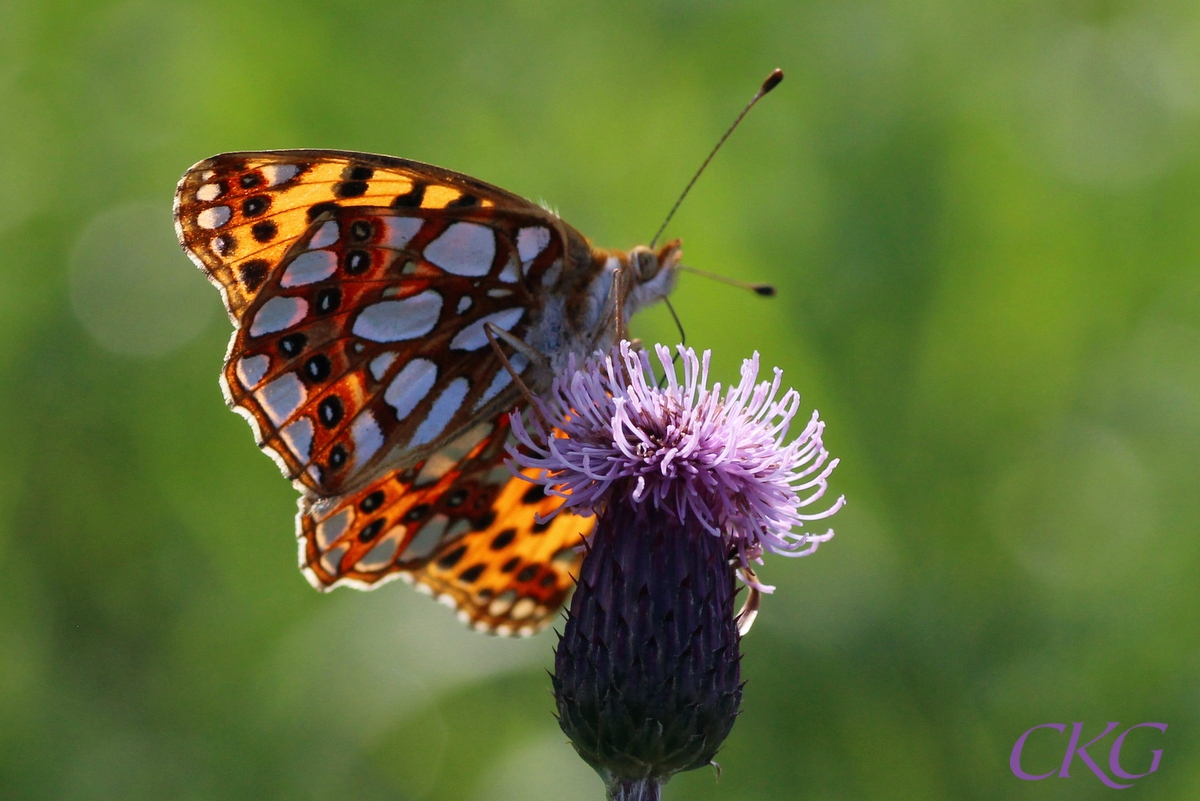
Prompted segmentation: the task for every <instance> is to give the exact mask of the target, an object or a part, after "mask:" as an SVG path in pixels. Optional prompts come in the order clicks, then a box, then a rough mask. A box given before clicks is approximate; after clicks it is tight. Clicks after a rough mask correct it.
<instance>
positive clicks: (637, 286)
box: [624, 239, 683, 319]
mask: <svg viewBox="0 0 1200 801" xmlns="http://www.w3.org/2000/svg"><path fill="white" fill-rule="evenodd" d="M682 256H683V250H682V243H681V242H680V241H679V240H678V239H676V240H675V241H673V242H668V243H667V244H665V245H663V246H662V247H661V248H659V249H658V250H657V251H655V250H652V249H650V248H648V247H646V246H645V245H638V246H637V247H635V248H634V249H633V250H631V251H629V279H630V280H629V282H628V284H627V286H628V287H629V289H628V294H627V295H626V296H625V303H624V310H625V315H626V319H628V318H629V317H631V316H633V314H634V313H635V312H637V311H638V310H639V309H642V308H644V307H646V306H649V305H650V304H652V303H656V302H657V301H660V300H662V299H663V298H665V297H666V296H667V295H669V294H671V290H672V289H674V288H675V278H676V277H677V276H678V274H679V260H680V258H681V257H682Z"/></svg>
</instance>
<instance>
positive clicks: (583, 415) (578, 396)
mask: <svg viewBox="0 0 1200 801" xmlns="http://www.w3.org/2000/svg"><path fill="white" fill-rule="evenodd" d="M656 355H657V357H658V362H659V364H660V365H661V367H662V371H663V378H664V380H665V384H664V385H663V386H661V387H660V386H659V385H658V383H659V382H658V380H657V379H656V376H655V371H654V368H653V362H652V361H651V358H650V355H649V354H647V353H645V352H638V351H635V350H634V349H633V348H632V346H631V344H630V343H629V342H621V343H619V344H618V345H617V347H616V348H614V349H613V350H612V351H611V352H610V353H608V354H605V355H598V356H597V357H595V358H592V359H590V360H588V361H587V362H585V363H584V364H583V365H582V366H581V367H579V368H576V365H575V363H574V362H571V363H570V364H569V367H568V370H567V372H566V373H564V374H562V375H560V376H558V377H557V378H556V379H555V380H554V382H553V385H552V386H551V389H550V392H549V394H548V395H547V397H545V398H544V399H541V400H537V401H535V403H534V407H533V409H532V411H531V412H528V413H526V416H519V415H518V416H513V418H512V421H513V429H512V430H513V433H514V434H515V436H516V439H517V444H516V445H513V446H510V448H509V453H510V454H511V455H512V457H513V460H512V464H510V465H509V466H510V468H511V469H514V471H515V470H516V468H517V467H518V466H520V467H522V468H536V469H537V470H538V477H537V479H535V480H536V481H537V482H539V483H541V484H543V485H544V486H545V487H546V488H547V491H548V492H551V493H554V494H556V495H558V496H560V497H562V498H564V503H563V504H562V506H560V507H559V508H560V509H561V508H567V507H572V508H575V509H576V510H577V511H580V512H583V513H592V514H595V515H597V516H598V518H599V519H598V520H597V522H596V528H595V531H594V532H593V534H592V535H591V538H590V539H589V541H588V544H587V549H586V551H585V553H584V557H583V564H582V565H581V566H580V571H579V577H578V581H577V583H576V588H575V594H574V596H573V597H572V599H571V606H570V609H569V611H568V613H567V623H566V626H565V628H564V629H563V633H562V636H561V637H560V638H559V641H558V650H557V651H556V653H555V659H554V674H553V680H554V696H555V701H556V703H557V706H558V716H559V723H560V725H561V726H562V729H563V731H564V732H566V734H567V736H568V737H570V739H571V742H572V743H573V744H574V746H575V749H576V751H577V752H578V753H579V755H580V756H581V757H582V758H583V759H584V760H585V761H586V762H587V763H588V764H589V765H591V766H592V767H593V768H595V769H596V772H597V773H599V774H600V776H601V777H602V778H603V779H604V782H605V786H606V787H607V789H608V796H609V799H610V800H611V801H647V800H653V799H658V798H659V797H660V790H661V787H662V785H663V784H665V783H666V782H667V780H668V779H670V777H671V776H672V775H674V774H675V773H678V772H679V771H684V770H694V769H696V768H699V767H702V766H703V765H706V764H708V763H709V762H710V761H711V760H712V758H713V757H714V756H715V755H716V753H717V751H718V749H719V748H720V747H721V744H722V743H723V742H724V740H725V737H726V736H727V735H728V734H729V732H730V730H731V729H732V728H733V724H734V721H735V720H736V718H737V714H738V708H739V706H740V704H741V699H742V681H741V655H740V653H741V652H740V643H741V632H740V631H739V621H738V619H737V616H736V615H735V613H734V595H735V594H736V588H735V587H736V582H735V566H740V572H741V577H742V580H743V581H745V582H746V583H748V584H751V585H753V586H755V587H757V588H758V589H762V590H767V591H769V589H770V588H766V587H762V586H761V585H759V584H758V583H757V580H756V579H755V577H754V573H753V571H752V570H750V565H749V563H750V562H751V561H761V558H762V556H763V554H764V553H768V552H770V553H778V554H782V555H787V556H803V555H805V554H809V553H812V551H813V550H814V549H815V548H816V547H817V544H818V543H820V542H822V541H824V540H827V539H829V537H831V536H833V532H832V531H830V532H826V533H825V534H820V535H816V536H814V535H811V534H806V533H795V532H794V531H793V529H795V528H796V527H797V526H801V525H802V524H803V523H805V522H806V521H810V520H819V519H821V518H825V517H828V516H829V515H831V514H833V513H834V512H836V511H837V510H838V509H839V508H841V506H842V504H843V503H844V500H843V499H842V498H839V499H838V500H837V501H835V502H834V503H832V504H829V505H827V506H826V507H825V508H824V509H822V510H820V511H816V512H812V513H809V512H805V511H804V510H805V509H807V508H808V507H809V506H811V505H812V504H814V503H816V502H817V501H819V500H820V499H821V498H822V497H823V496H824V494H825V492H826V490H827V487H828V484H827V481H828V478H829V474H830V473H831V472H832V471H833V468H834V467H835V466H836V465H837V460H836V459H833V460H831V459H830V458H829V454H828V452H827V451H826V450H825V448H824V446H823V445H822V443H821V432H822V430H823V429H824V424H823V423H822V422H820V420H819V419H818V418H817V415H816V414H815V413H814V414H813V416H812V418H811V419H810V420H809V422H808V425H807V426H806V427H805V429H804V431H803V432H801V434H800V436H799V437H797V438H796V439H795V440H794V441H792V442H791V443H790V444H784V440H785V439H786V437H787V432H788V426H789V424H790V423H791V421H792V419H793V418H794V417H795V416H796V413H797V411H798V410H799V406H800V396H799V395H798V394H797V393H796V392H795V391H794V390H790V389H789V390H787V391H786V392H784V393H783V394H782V395H780V382H781V380H782V375H781V373H780V371H779V370H776V371H775V377H774V380H773V381H763V382H759V381H758V380H757V379H758V354H755V355H754V357H753V358H752V359H748V360H746V361H745V362H744V363H743V364H742V375H741V381H740V382H739V383H738V384H737V385H736V386H733V387H730V388H728V389H727V390H725V391H724V392H722V389H721V385H720V384H713V386H712V387H711V388H710V387H709V385H708V365H709V354H708V352H705V353H704V355H703V356H702V357H699V358H698V357H697V356H696V353H695V351H693V350H690V349H686V348H683V347H682V346H681V347H680V348H679V355H680V356H681V357H682V361H683V380H682V381H680V380H679V377H678V375H677V373H676V370H675V367H674V365H673V363H672V361H671V352H670V351H669V350H668V349H667V348H665V347H662V346H658V347H657V348H656ZM731 557H732V558H731Z"/></svg>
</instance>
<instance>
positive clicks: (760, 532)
mask: <svg viewBox="0 0 1200 801" xmlns="http://www.w3.org/2000/svg"><path fill="white" fill-rule="evenodd" d="M655 351H656V353H657V356H658V361H659V363H660V364H661V366H662V370H663V373H664V374H665V378H666V385H665V386H664V387H662V388H659V387H658V386H657V385H658V379H657V377H656V376H655V373H654V367H653V364H652V362H651V359H650V355H649V354H648V353H647V352H645V351H635V350H634V349H633V347H632V346H631V344H630V343H629V342H627V341H622V342H621V343H619V345H618V346H617V347H616V348H614V349H613V351H612V352H611V353H610V354H608V355H605V356H604V357H603V358H602V359H601V358H599V355H597V357H594V358H592V359H589V360H588V361H586V362H585V363H584V364H583V365H582V367H579V368H578V369H577V368H576V366H575V364H574V362H573V361H572V363H571V365H570V368H569V369H568V370H567V372H566V373H564V374H563V375H560V376H558V377H557V378H556V379H555V380H554V383H553V385H552V387H551V389H550V392H549V393H548V395H547V397H546V398H544V399H542V400H539V401H538V402H537V404H536V406H535V407H534V409H533V410H532V411H531V413H527V414H526V415H522V416H516V415H514V417H513V433H514V434H515V436H516V439H517V441H518V442H519V443H520V445H521V446H523V449H521V448H517V447H512V446H510V453H511V455H512V457H513V460H514V461H515V463H516V464H517V465H519V466H521V467H533V468H537V469H539V470H541V474H540V475H539V477H538V478H537V479H536V481H537V482H538V483H541V484H543V485H545V486H546V488H547V491H548V492H550V493H553V494H555V495H558V496H560V497H563V498H564V499H565V501H564V503H563V506H562V507H560V508H567V507H570V508H574V509H575V510H576V511H578V512H582V513H584V514H587V513H597V512H600V511H601V510H602V509H603V508H604V506H605V505H606V503H607V502H608V500H609V496H610V495H611V493H612V491H613V489H614V487H616V486H618V485H619V486H622V487H624V486H628V485H631V484H632V485H633V487H634V489H633V492H632V495H631V499H632V500H633V501H634V502H635V503H643V502H646V501H649V502H650V503H651V504H652V505H653V506H654V507H655V508H656V509H661V510H664V511H668V512H673V513H674V514H675V515H677V516H678V518H679V520H680V521H681V522H683V521H685V520H691V521H695V522H698V523H699V524H700V526H702V527H703V529H704V530H706V531H707V532H708V533H709V534H712V535H719V536H722V537H723V538H724V539H725V541H726V543H727V544H728V545H729V546H730V547H731V549H733V550H734V551H736V553H737V556H738V559H739V561H740V563H741V566H742V570H740V571H739V573H740V576H741V578H742V580H743V581H745V582H746V583H748V584H750V585H752V586H754V587H756V588H757V589H760V590H762V591H764V592H771V591H772V590H773V589H774V588H773V587H769V586H764V585H761V584H759V583H758V582H757V580H756V579H755V577H754V574H753V571H751V570H749V569H748V568H749V566H750V564H749V563H750V562H751V561H754V562H758V563H761V562H762V556H763V554H764V553H775V554H779V555H781V556H807V555H808V554H811V553H812V552H813V551H814V550H816V548H817V546H818V545H819V544H820V543H822V542H824V541H826V540H828V539H829V538H830V537H832V536H833V531H832V530H830V531H827V532H825V533H823V534H809V533H795V532H794V531H793V530H794V529H795V528H797V527H800V526H803V524H804V523H806V522H809V521H814V520H821V519H824V518H827V517H829V516H830V515H832V514H834V513H835V512H837V511H838V510H839V509H840V508H841V507H842V506H843V505H844V504H845V497H844V496H843V497H839V498H838V499H837V500H836V501H834V502H833V503H832V504H831V505H829V506H827V507H826V508H824V509H822V510H820V511H816V512H810V513H806V512H804V511H802V510H804V509H806V508H808V507H809V506H811V505H813V504H815V503H816V502H817V501H819V500H820V499H821V498H822V497H823V496H824V495H825V492H826V490H827V489H828V479H829V475H830V473H832V472H833V469H834V468H835V467H836V466H837V464H838V460H837V459H830V458H829V452H828V451H826V450H825V447H824V445H823V444H822V441H821V434H822V432H823V431H824V428H825V424H824V423H823V422H821V421H820V420H819V419H818V416H817V413H816V412H813V415H812V417H811V418H810V419H809V421H808V425H807V426H805V428H804V431H803V432H801V434H800V436H799V437H797V438H796V439H795V440H793V441H792V442H791V443H789V444H787V445H784V444H783V441H784V439H785V438H786V436H787V433H788V427H789V425H790V424H791V422H792V419H793V418H794V417H795V416H796V413H797V412H798V411H799V408H800V395H799V393H798V392H796V391H795V390H794V389H789V390H787V391H786V392H784V393H783V395H782V397H779V390H780V382H781V381H782V378H783V372H782V371H781V370H780V369H779V368H775V371H774V372H775V376H774V380H772V381H769V382H768V381H763V382H758V383H756V381H757V378H758V370H759V364H758V354H757V353H755V354H754V356H753V357H752V358H750V359H746V360H745V361H744V362H743V363H742V370H741V381H740V382H739V383H738V384H737V385H736V386H733V387H730V388H728V389H727V390H726V391H725V393H724V395H722V393H721V385H720V383H715V384H713V386H712V387H711V388H709V386H708V368H709V356H710V353H709V351H705V352H704V354H703V356H701V357H700V358H697V356H696V352H695V351H694V350H692V349H690V348H684V347H683V346H682V345H680V346H679V348H678V351H679V355H680V356H681V357H682V362H683V381H682V382H680V381H679V380H678V377H677V375H676V370H675V366H674V365H673V364H672V361H671V352H670V349H668V348H667V347H665V346H663V345H658V346H656V347H655ZM551 428H557V429H559V430H560V431H561V432H562V433H561V434H559V435H555V434H554V433H553V431H552V430H551Z"/></svg>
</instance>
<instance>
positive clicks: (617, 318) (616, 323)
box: [608, 267, 629, 342]
mask: <svg viewBox="0 0 1200 801" xmlns="http://www.w3.org/2000/svg"><path fill="white" fill-rule="evenodd" d="M624 283H625V268H624V267H618V268H617V269H616V270H614V271H613V279H612V290H611V291H610V292H609V293H608V296H609V297H610V298H612V302H613V310H612V315H613V328H614V329H615V331H614V333H616V336H617V341H618V342H620V341H621V340H623V339H625V338H626V335H627V334H628V333H629V332H628V330H627V329H626V326H625V304H624V303H623V302H622V298H623V295H622V293H621V289H622V285H623V284H624Z"/></svg>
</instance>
